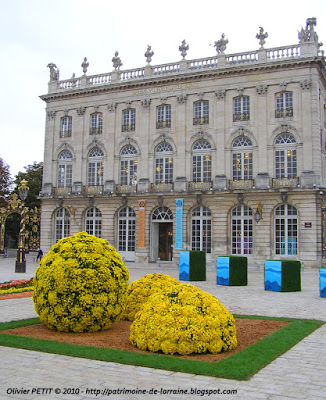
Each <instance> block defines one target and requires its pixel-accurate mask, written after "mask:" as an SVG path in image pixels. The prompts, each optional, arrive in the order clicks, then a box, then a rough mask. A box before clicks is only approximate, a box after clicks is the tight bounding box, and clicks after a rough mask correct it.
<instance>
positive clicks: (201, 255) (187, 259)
mask: <svg viewBox="0 0 326 400" xmlns="http://www.w3.org/2000/svg"><path fill="white" fill-rule="evenodd" d="M179 279H180V280H181V281H206V253H205V251H196V250H193V251H180V258H179Z"/></svg>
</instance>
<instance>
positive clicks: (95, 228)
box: [85, 207, 102, 238]
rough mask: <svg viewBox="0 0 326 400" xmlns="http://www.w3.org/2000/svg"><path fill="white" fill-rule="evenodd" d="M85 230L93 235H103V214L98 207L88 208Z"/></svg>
mask: <svg viewBox="0 0 326 400" xmlns="http://www.w3.org/2000/svg"><path fill="white" fill-rule="evenodd" d="M85 231H86V232H87V233H88V234H89V235H93V236H96V237H98V238H100V237H101V232H102V214H101V211H100V210H99V209H98V208H96V207H92V208H90V209H89V210H87V212H86V217H85Z"/></svg>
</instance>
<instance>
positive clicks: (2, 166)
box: [0, 158, 13, 207]
mask: <svg viewBox="0 0 326 400" xmlns="http://www.w3.org/2000/svg"><path fill="white" fill-rule="evenodd" d="M12 183H13V182H12V179H11V175H10V169H9V165H8V164H6V163H5V161H4V160H3V159H2V158H0V207H4V206H5V205H6V204H7V199H8V197H9V195H10V187H11V185H12Z"/></svg>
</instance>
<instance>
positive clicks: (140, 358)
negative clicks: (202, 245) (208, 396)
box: [0, 315, 324, 380]
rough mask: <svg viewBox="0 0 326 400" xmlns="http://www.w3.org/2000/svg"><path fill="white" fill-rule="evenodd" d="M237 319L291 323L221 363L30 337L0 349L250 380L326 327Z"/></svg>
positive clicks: (3, 337) (0, 326)
mask: <svg viewBox="0 0 326 400" xmlns="http://www.w3.org/2000/svg"><path fill="white" fill-rule="evenodd" d="M235 317H236V318H250V319H263V320H264V319H265V320H267V319H269V320H278V321H280V320H281V321H288V322H289V324H288V325H286V326H284V327H283V328H281V329H279V330H278V331H276V332H274V333H272V334H271V335H269V336H267V337H265V338H264V339H262V340H260V341H258V342H256V343H254V344H253V345H251V346H249V347H247V348H246V349H244V350H242V351H240V352H238V353H235V354H233V355H230V356H229V357H227V358H224V359H222V360H220V361H219V362H207V361H199V360H198V361H196V360H186V359H181V358H178V357H173V356H166V355H162V354H154V353H148V354H140V353H133V352H129V351H122V350H114V349H105V348H98V347H93V346H82V345H75V344H70V343H60V342H56V341H52V340H41V339H34V338H29V337H22V336H14V335H8V334H5V332H3V333H0V345H1V346H7V347H17V348H21V349H27V350H34V351H42V352H45V353H53V354H62V355H66V356H71V357H79V358H87V359H90V360H100V361H107V362H116V363H120V364H128V365H137V366H142V367H149V368H157V369H164V370H169V371H175V372H184V373H190V374H197V375H207V376H214V377H218V378H227V379H237V380H247V379H249V378H250V377H251V376H252V375H254V374H255V373H257V372H258V371H259V370H260V369H262V368H263V367H264V366H266V365H267V364H269V363H270V362H272V361H273V360H275V359H276V358H277V357H279V356H280V355H282V354H284V353H285V352H286V351H288V350H289V349H290V348H291V347H293V346H294V345H295V344H296V343H298V342H299V341H300V340H302V339H303V338H304V337H306V336H308V335H310V334H311V333H312V332H313V331H314V330H316V329H317V328H319V327H320V326H322V325H323V324H324V322H322V321H315V320H301V319H288V318H268V317H258V316H241V315H235ZM39 323H40V320H39V318H33V319H26V320H21V321H12V322H4V323H0V331H5V330H6V329H13V328H17V327H20V326H27V325H32V324H39Z"/></svg>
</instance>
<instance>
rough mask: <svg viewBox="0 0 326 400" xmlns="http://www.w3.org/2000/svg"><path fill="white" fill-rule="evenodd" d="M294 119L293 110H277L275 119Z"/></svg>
mask: <svg viewBox="0 0 326 400" xmlns="http://www.w3.org/2000/svg"><path fill="white" fill-rule="evenodd" d="M284 117H293V108H287V109H284V110H275V118H284Z"/></svg>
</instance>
